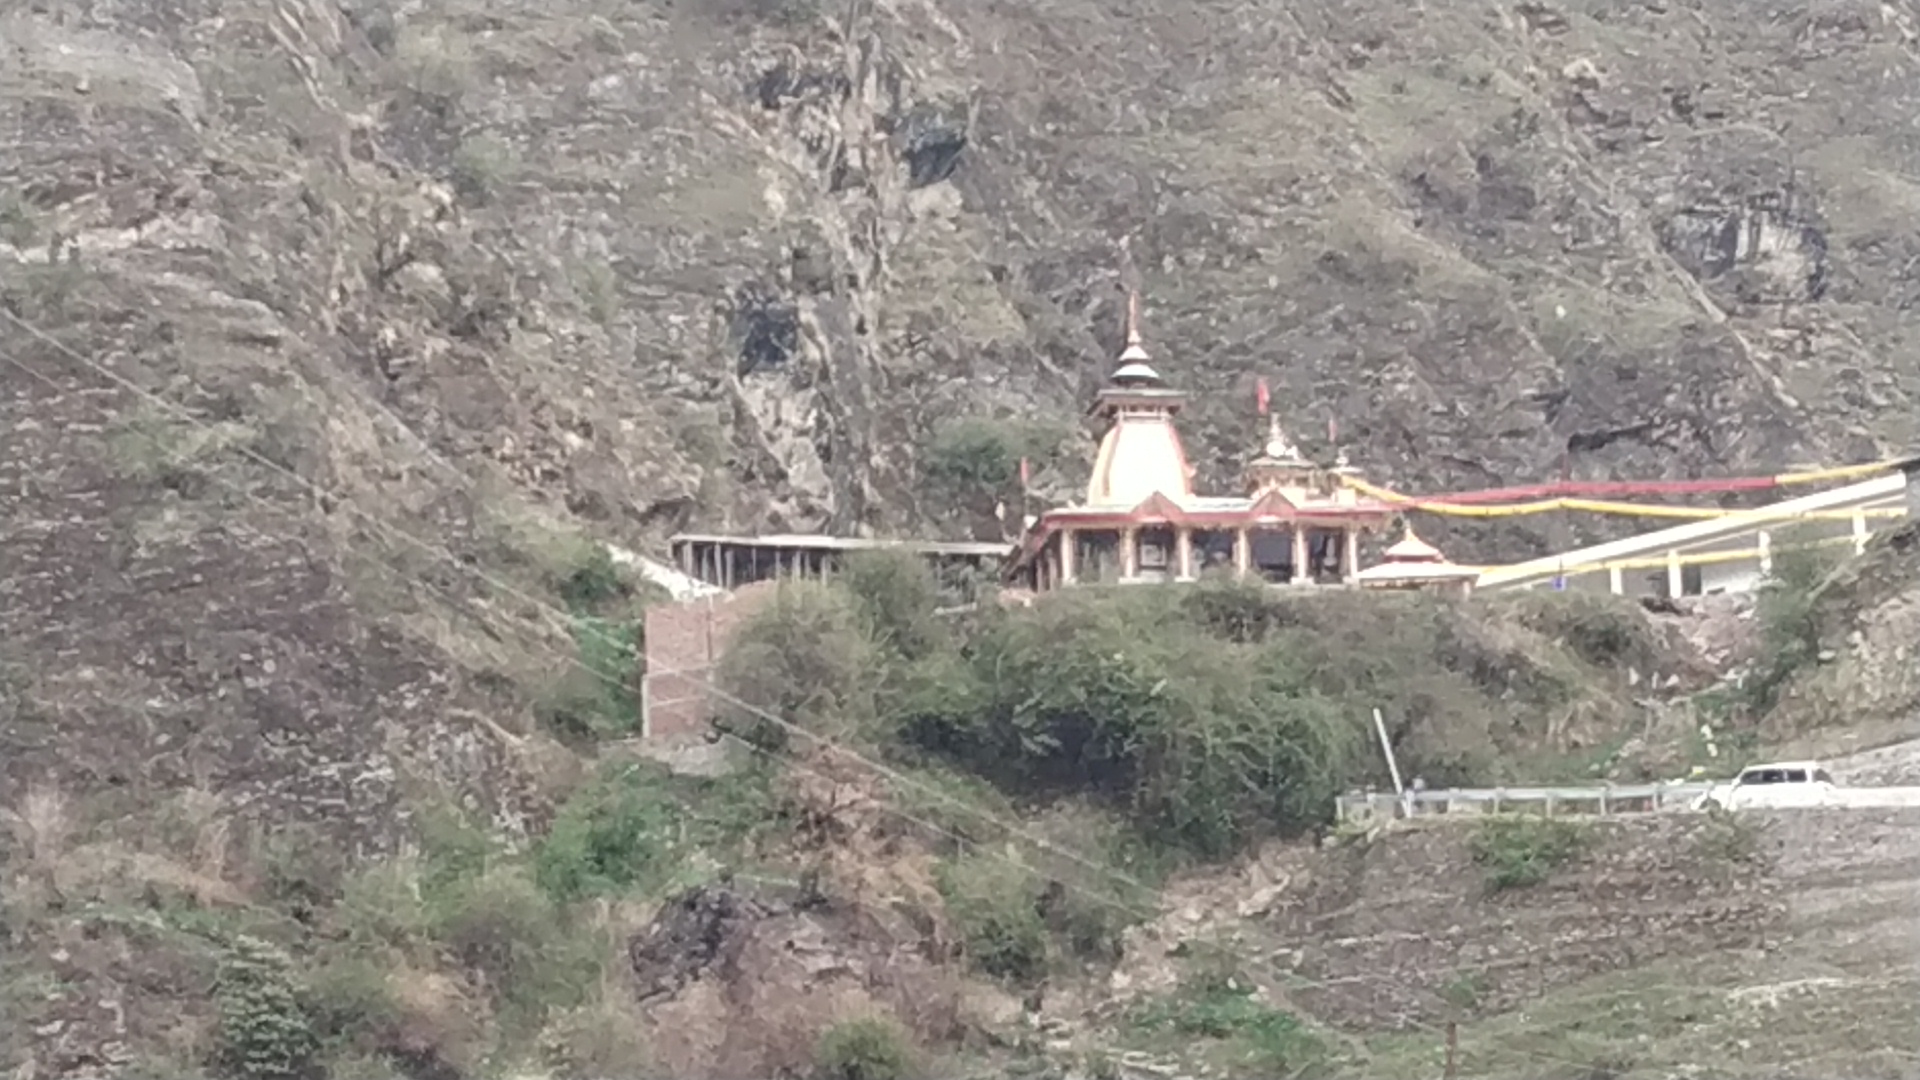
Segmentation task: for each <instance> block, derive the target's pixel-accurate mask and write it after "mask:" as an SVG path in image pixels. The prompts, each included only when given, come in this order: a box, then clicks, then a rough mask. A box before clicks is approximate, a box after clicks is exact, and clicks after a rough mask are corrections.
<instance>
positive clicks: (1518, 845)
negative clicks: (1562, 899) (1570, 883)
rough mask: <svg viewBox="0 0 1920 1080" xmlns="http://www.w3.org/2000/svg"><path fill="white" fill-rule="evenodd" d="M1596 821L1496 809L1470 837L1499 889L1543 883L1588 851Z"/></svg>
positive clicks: (1480, 861)
mask: <svg viewBox="0 0 1920 1080" xmlns="http://www.w3.org/2000/svg"><path fill="white" fill-rule="evenodd" d="M1592 840H1593V827H1592V825H1590V824H1589V823H1587V822H1584V821H1569V820H1566V819H1564V818H1548V817H1540V816H1537V815H1533V814H1494V815H1491V816H1489V817H1487V818H1485V819H1483V820H1481V821H1480V822H1478V823H1477V824H1476V826H1475V827H1474V832H1473V837H1472V838H1471V840H1469V842H1468V846H1469V850H1471V852H1472V854H1473V861H1474V862H1475V863H1477V864H1479V865H1480V866H1481V867H1482V868H1483V869H1484V870H1485V871H1486V876H1487V888H1489V889H1492V890H1495V891H1499V890H1504V889H1523V888H1527V887H1529V886H1533V885H1539V884H1541V883H1542V882H1544V881H1546V880H1547V879H1548V878H1549V877H1551V876H1552V875H1553V872H1554V871H1555V870H1558V869H1560V868H1561V867H1563V866H1565V865H1567V864H1568V863H1570V862H1572V861H1573V860H1575V859H1577V858H1579V857H1580V856H1581V855H1582V854H1584V853H1585V852H1586V851H1587V849H1588V847H1589V845H1590V844H1591V843H1592Z"/></svg>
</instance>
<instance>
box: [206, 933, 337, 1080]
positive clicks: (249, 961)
mask: <svg viewBox="0 0 1920 1080" xmlns="http://www.w3.org/2000/svg"><path fill="white" fill-rule="evenodd" d="M292 968H293V961H292V959H291V958H289V957H288V956H287V954H286V953H285V952H283V951H281V950H280V949H279V948H277V947H275V946H273V945H270V944H268V943H267V942H265V941H262V940H259V939H258V938H252V937H245V936H242V937H240V938H238V939H237V940H235V941H234V943H233V944H232V946H231V947H230V948H229V949H228V951H227V954H226V955H225V956H224V957H222V958H221V961H220V967H219V971H218V973H217V974H216V976H215V979H214V1000H215V1001H216V1003H217V1004H218V1006H219V1010H220V1029H219V1033H220V1044H219V1049H218V1053H217V1064H218V1065H219V1067H220V1069H221V1071H222V1072H223V1073H225V1074H227V1075H229V1076H232V1077H235V1078H236V1080H305V1078H307V1077H311V1076H314V1075H315V1064H314V1054H315V1052H316V1051H317V1050H318V1049H319V1042H318V1039H317V1038H316V1036H315V1034H314V1030H313V1025H312V1022H311V1020H310V1018H309V1014H308V1011H307V1009H306V1007H305V1005H304V1003H303V1002H302V1001H301V999H300V995H299V990H298V987H297V986H296V984H295V983H294V980H293V975H292Z"/></svg>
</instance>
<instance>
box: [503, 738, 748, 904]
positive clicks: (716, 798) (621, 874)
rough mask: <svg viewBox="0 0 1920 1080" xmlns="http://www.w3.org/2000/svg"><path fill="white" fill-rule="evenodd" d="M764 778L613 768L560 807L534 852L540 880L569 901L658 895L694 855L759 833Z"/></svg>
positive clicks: (632, 765) (560, 898)
mask: <svg viewBox="0 0 1920 1080" xmlns="http://www.w3.org/2000/svg"><path fill="white" fill-rule="evenodd" d="M764 780H765V778H764V777H763V776H762V775H760V774H759V773H757V772H749V773H746V774H742V775H736V776H731V777H727V778H723V779H717V780H707V779H701V778H697V777H677V776H674V775H673V774H672V773H670V772H669V771H668V770H667V769H665V768H663V767H661V766H658V765H653V764H651V763H648V764H640V763H621V764H616V765H614V766H611V767H609V768H608V769H607V770H606V771H605V772H604V774H603V775H602V776H601V777H599V778H598V779H597V780H596V781H595V782H594V783H592V784H589V785H587V786H586V787H585V788H583V789H581V790H580V791H579V792H577V793H576V794H575V795H574V796H573V797H572V798H570V799H568V800H567V803H566V805H564V806H562V807H561V808H560V812H559V814H557V815H556V816H555V818H554V822H553V825H552V827H550V828H549V829H548V830H547V835H546V837H545V838H543V839H542V840H541V842H540V844H539V846H538V847H537V848H536V849H535V851H534V857H533V873H534V880H535V881H536V882H538V883H539V885H540V887H541V888H542V889H543V890H545V891H546V893H547V895H549V896H551V897H552V898H553V899H554V900H556V901H559V902H562V903H565V902H569V901H573V900H579V899H582V898H585V897H589V896H603V895H604V896H618V895H621V894H624V893H628V892H633V891H640V892H643V893H654V892H658V891H660V890H661V889H663V888H665V887H667V886H668V885H669V884H671V883H672V881H673V878H674V875H675V874H676V873H677V872H679V871H680V870H681V869H682V868H683V866H684V865H685V863H686V862H687V860H688V859H689V858H690V857H692V856H693V855H694V854H696V853H700V852H706V853H709V854H717V853H725V852H726V851H727V850H728V849H730V848H731V847H733V846H734V845H735V844H737V843H738V842H740V841H741V840H742V839H743V838H744V837H745V836H746V835H747V834H748V833H749V832H750V831H751V830H752V828H753V827H754V825H755V824H757V823H758V821H759V820H760V819H761V818H762V817H763V815H764V813H765V811H766V809H767V803H768V796H767V790H766V785H765V783H764Z"/></svg>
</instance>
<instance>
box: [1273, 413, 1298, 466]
mask: <svg viewBox="0 0 1920 1080" xmlns="http://www.w3.org/2000/svg"><path fill="white" fill-rule="evenodd" d="M1266 451H1267V460H1269V461H1293V460H1296V459H1297V458H1299V456H1300V451H1299V450H1298V449H1296V448H1295V447H1294V445H1293V444H1292V443H1290V442H1288V441H1287V437H1286V435H1285V434H1283V433H1282V432H1281V430H1280V414H1279V413H1271V412H1270V413H1268V414H1267V446H1266Z"/></svg>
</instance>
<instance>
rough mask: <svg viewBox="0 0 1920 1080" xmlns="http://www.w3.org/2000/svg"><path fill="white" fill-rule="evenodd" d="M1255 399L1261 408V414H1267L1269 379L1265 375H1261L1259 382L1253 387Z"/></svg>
mask: <svg viewBox="0 0 1920 1080" xmlns="http://www.w3.org/2000/svg"><path fill="white" fill-rule="evenodd" d="M1253 400H1254V403H1255V404H1256V405H1258V406H1259V408H1260V415H1261V416H1265V415H1267V379H1266V376H1264V375H1263V376H1261V377H1260V381H1259V383H1257V384H1255V386H1254V388H1253Z"/></svg>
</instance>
